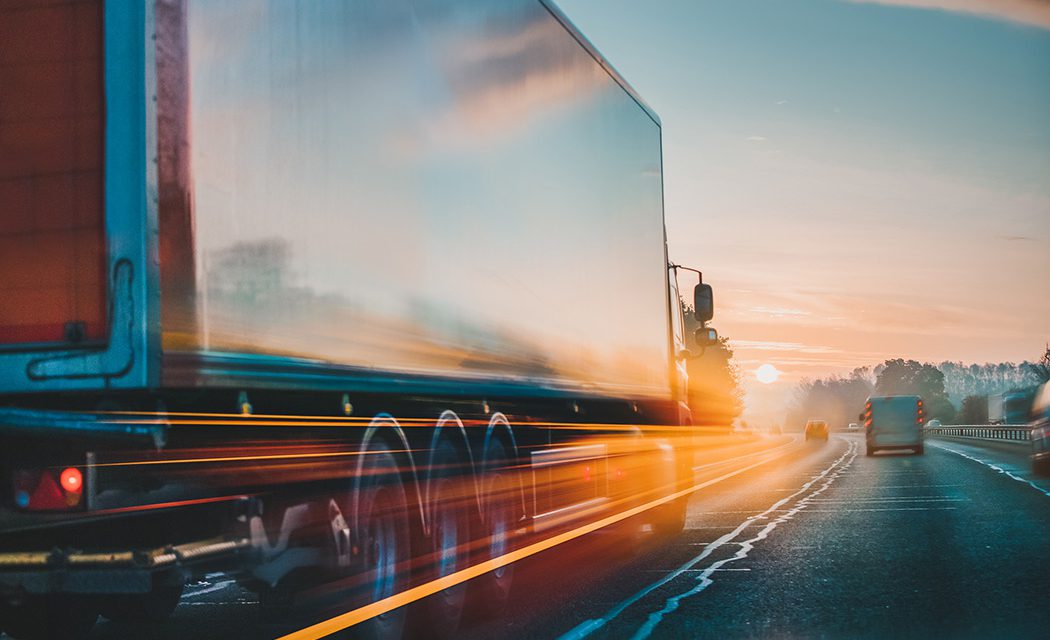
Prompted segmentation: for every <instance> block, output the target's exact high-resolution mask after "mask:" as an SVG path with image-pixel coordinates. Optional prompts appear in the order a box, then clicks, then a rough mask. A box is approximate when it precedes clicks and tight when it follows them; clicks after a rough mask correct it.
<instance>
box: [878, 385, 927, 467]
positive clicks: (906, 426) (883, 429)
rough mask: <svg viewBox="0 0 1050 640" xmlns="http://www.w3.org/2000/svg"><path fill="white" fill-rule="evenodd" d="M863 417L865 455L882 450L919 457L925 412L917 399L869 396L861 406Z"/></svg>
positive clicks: (921, 452)
mask: <svg viewBox="0 0 1050 640" xmlns="http://www.w3.org/2000/svg"><path fill="white" fill-rule="evenodd" d="M863 415H864V438H865V441H866V444H867V447H866V450H865V454H866V455H869V456H871V455H875V452H876V451H880V450H885V449H911V450H912V451H913V452H914V453H916V454H918V455H922V454H923V441H922V425H923V423H925V422H926V410H925V409H924V408H923V403H922V398H920V397H919V396H872V397H870V398H868V400H867V402H865V403H864V414H863Z"/></svg>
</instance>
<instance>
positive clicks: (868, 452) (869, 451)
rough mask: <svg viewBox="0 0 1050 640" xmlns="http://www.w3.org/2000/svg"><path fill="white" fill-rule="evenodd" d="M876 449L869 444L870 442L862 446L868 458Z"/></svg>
mask: <svg viewBox="0 0 1050 640" xmlns="http://www.w3.org/2000/svg"><path fill="white" fill-rule="evenodd" d="M876 451H877V449H876V448H875V447H873V446H871V445H870V444H869V445H866V446H865V447H864V455H866V456H867V457H869V458H870V457H872V456H874V455H875V452H876Z"/></svg>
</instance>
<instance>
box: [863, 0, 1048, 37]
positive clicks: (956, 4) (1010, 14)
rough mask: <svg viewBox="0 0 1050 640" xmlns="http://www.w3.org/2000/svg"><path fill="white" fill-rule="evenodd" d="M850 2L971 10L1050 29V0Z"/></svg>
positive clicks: (894, 0)
mask: <svg viewBox="0 0 1050 640" xmlns="http://www.w3.org/2000/svg"><path fill="white" fill-rule="evenodd" d="M849 2H854V3H864V4H884V5H892V6H897V7H912V8H915V9H933V10H940V11H954V12H957V13H969V14H972V15H978V16H984V17H987V18H996V19H999V20H1006V21H1008V22H1014V23H1017V24H1024V25H1029V26H1033V27H1039V28H1040V29H1048V30H1050V0H849Z"/></svg>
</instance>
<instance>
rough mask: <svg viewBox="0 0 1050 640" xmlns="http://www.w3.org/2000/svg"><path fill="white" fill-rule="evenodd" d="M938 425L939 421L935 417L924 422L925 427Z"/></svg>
mask: <svg viewBox="0 0 1050 640" xmlns="http://www.w3.org/2000/svg"><path fill="white" fill-rule="evenodd" d="M939 426H941V421H940V420H938V419H937V418H934V419H933V420H930V421H929V422H927V423H926V428H927V429H932V428H935V427H939Z"/></svg>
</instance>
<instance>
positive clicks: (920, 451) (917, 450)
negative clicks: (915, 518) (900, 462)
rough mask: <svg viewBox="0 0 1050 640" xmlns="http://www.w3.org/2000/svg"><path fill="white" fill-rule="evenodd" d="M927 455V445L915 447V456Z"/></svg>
mask: <svg viewBox="0 0 1050 640" xmlns="http://www.w3.org/2000/svg"><path fill="white" fill-rule="evenodd" d="M925 453H926V446H925V445H921V444H920V445H919V446H917V447H915V455H917V456H921V455H923V454H925Z"/></svg>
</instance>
